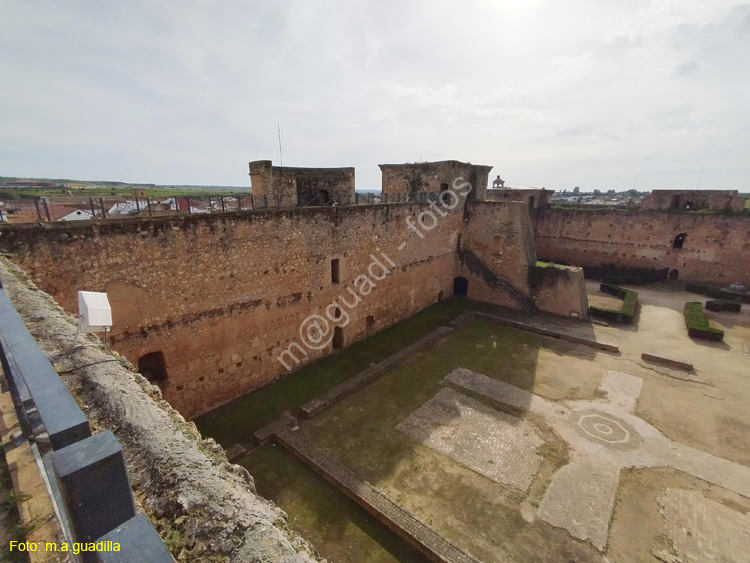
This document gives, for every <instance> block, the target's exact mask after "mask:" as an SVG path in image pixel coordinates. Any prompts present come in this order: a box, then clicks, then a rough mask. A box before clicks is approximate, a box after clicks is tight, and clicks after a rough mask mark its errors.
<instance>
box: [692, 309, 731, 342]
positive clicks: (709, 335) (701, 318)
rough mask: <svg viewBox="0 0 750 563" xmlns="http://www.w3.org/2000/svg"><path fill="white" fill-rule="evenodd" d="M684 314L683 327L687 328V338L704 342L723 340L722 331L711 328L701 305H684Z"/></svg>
mask: <svg viewBox="0 0 750 563" xmlns="http://www.w3.org/2000/svg"><path fill="white" fill-rule="evenodd" d="M684 312H685V326H687V329H688V335H689V336H692V337H693V338H704V339H706V340H716V341H721V340H724V331H723V330H718V329H716V328H711V325H710V324H709V322H708V316H707V315H706V313H704V312H703V305H701V303H700V302H699V301H691V302H689V303H685V311H684Z"/></svg>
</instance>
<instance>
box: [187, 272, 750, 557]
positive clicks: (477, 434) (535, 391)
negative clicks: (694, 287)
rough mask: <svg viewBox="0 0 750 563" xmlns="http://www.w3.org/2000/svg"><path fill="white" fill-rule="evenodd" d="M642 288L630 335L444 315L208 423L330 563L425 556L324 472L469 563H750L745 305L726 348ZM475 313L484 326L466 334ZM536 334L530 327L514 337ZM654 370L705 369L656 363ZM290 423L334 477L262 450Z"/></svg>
mask: <svg viewBox="0 0 750 563" xmlns="http://www.w3.org/2000/svg"><path fill="white" fill-rule="evenodd" d="M634 289H636V290H637V291H638V292H639V301H640V303H641V307H640V310H639V313H638V316H637V318H636V322H634V323H633V324H632V325H620V324H612V325H610V326H604V325H603V324H589V323H579V322H575V321H568V320H565V319H556V318H553V317H549V316H545V317H541V316H540V317H521V315H519V314H518V313H515V312H513V311H510V310H506V309H501V308H497V307H493V306H489V305H487V304H481V303H478V302H473V301H467V300H462V299H449V300H445V301H441V302H439V303H437V304H436V305H434V306H432V307H430V308H428V309H426V310H424V311H422V312H420V313H418V314H417V315H416V316H414V317H412V318H411V319H409V320H407V321H404V322H402V323H400V324H398V325H396V326H394V327H392V328H390V329H387V330H385V331H383V332H381V333H378V334H376V335H375V336H372V337H370V338H368V339H366V340H364V341H361V342H359V343H356V344H354V345H352V346H351V347H349V348H347V349H345V350H343V351H341V352H339V353H337V354H334V355H332V356H330V357H328V358H325V359H323V360H321V361H319V362H317V363H315V364H313V365H311V366H308V367H306V368H303V369H302V370H300V371H298V372H296V373H294V374H291V375H289V376H286V377H283V378H281V379H280V380H278V381H277V382H275V383H273V384H271V385H268V386H266V387H264V388H262V389H260V390H259V391H256V392H254V393H251V394H248V395H246V396H244V397H242V398H240V399H238V400H236V401H234V402H233V403H230V404H229V405H227V406H225V407H222V408H220V409H217V410H216V411H213V412H212V413H209V414H207V415H204V416H203V417H201V418H199V419H198V420H197V421H196V422H197V423H198V426H199V428H200V429H201V431H202V432H203V433H204V434H206V435H209V436H212V437H214V438H215V439H216V440H217V441H219V442H220V443H221V444H222V445H223V446H224V447H225V449H227V450H228V451H229V452H230V455H234V462H235V463H239V464H240V465H243V466H244V467H246V468H247V469H248V470H249V471H250V472H251V474H252V475H253V476H254V477H255V479H256V484H257V487H258V492H259V493H260V494H261V495H263V496H265V497H267V498H270V499H271V500H273V501H274V502H276V504H278V505H279V506H280V507H281V508H282V509H283V510H285V511H286V512H287V513H288V515H289V521H290V523H291V524H292V526H293V528H294V529H295V530H297V531H298V532H299V533H300V534H301V535H302V536H303V537H305V538H306V539H308V540H310V541H311V542H312V543H313V544H314V545H315V546H316V547H317V548H318V550H319V551H320V553H321V555H322V556H324V557H327V558H329V559H330V560H333V561H408V560H414V561H418V560H422V555H421V554H420V553H419V552H417V551H415V550H414V549H413V548H412V547H411V546H409V545H407V543H406V542H403V541H402V540H400V539H399V538H398V537H397V536H396V534H394V533H392V532H391V531H389V530H388V528H387V527H386V526H384V525H383V524H381V523H379V522H378V521H377V520H376V519H375V518H373V517H372V516H370V515H369V514H368V513H367V512H366V511H365V510H363V509H362V508H360V506H358V505H357V504H355V502H353V501H352V500H350V499H349V498H347V497H346V496H345V495H344V494H343V493H342V492H339V489H340V486H338V487H337V485H336V484H335V483H336V479H335V475H334V478H333V479H332V478H331V475H328V476H326V475H323V476H325V477H326V478H327V479H328V481H332V482H333V483H334V484H330V483H329V482H326V480H324V479H323V478H322V477H321V467H323V468H325V467H326V463H328V465H329V466H331V464H334V465H335V466H336V467H340V468H343V469H341V470H338V471H344V470H345V471H348V472H351V474H352V476H351V477H349V478H354V479H358V480H361V482H363V483H365V484H367V485H368V486H372V488H373V489H374V490H376V492H377V493H378V494H379V495H382V497H384V498H385V499H387V500H388V501H389V502H391V503H392V504H394V505H396V506H397V507H398V508H399V509H400V510H403V511H404V512H405V513H408V514H409V515H410V517H412V518H414V519H415V520H416V521H418V522H419V523H420V525H423V526H424V527H425V529H429V530H431V531H434V532H436V533H437V534H438V535H439V536H441V537H442V538H444V539H445V540H446V541H447V542H449V543H450V544H452V545H453V546H455V547H456V548H457V549H458V550H459V552H461V553H462V554H463V555H462V557H463V556H464V555H465V556H467V557H469V559H468V560H471V559H470V558H471V557H473V558H475V559H477V560H481V561H668V562H671V561H724V560H727V561H742V560H743V558H744V557H746V554H747V553H748V552H750V533H748V529H750V516H748V512H750V453H748V452H750V432H748V431H749V430H750V427H749V426H748V425H747V423H746V422H744V420H745V417H744V413H745V412H746V405H747V404H748V403H749V402H750V380H748V374H747V365H748V361H750V318H748V315H747V306H744V307H743V311H742V313H741V314H739V315H737V314H730V313H710V316H711V321H712V325H713V326H716V327H717V328H721V329H723V330H724V331H725V338H724V342H721V343H708V342H704V341H698V340H694V339H691V338H689V337H688V336H687V334H686V330H685V326H684V319H683V315H682V308H683V305H684V303H685V302H687V301H695V300H700V299H702V298H700V297H699V296H697V295H695V294H692V293H687V292H685V291H682V290H681V288H680V287H678V286H676V285H675V286H673V285H669V284H661V285H649V286H638V287H637V288H634ZM587 291H588V293H589V300H590V302H591V303H592V304H595V303H596V301H597V300H599V299H601V298H602V296H603V295H606V294H602V293H600V292H599V290H598V284H594V283H592V282H587ZM467 311H471V312H475V313H477V314H476V315H475V316H473V317H470V318H469V319H468V321H467V317H466V316H465V314H466V312H467ZM462 315H463V317H462ZM457 318H463V319H464V322H458V323H457V322H455V319H457ZM499 319H504V320H499ZM519 319H522V321H521V322H522V324H523V327H524V328H514V327H513V326H509V324H508V322H507V321H508V320H510V321H511V323H512V322H513V321H518V320H519ZM452 321H453V325H451V322H452ZM439 326H449V327H451V328H452V330H450V331H449V332H446V333H445V334H441V335H440V337H439V338H437V339H436V340H435V341H434V342H432V343H431V344H430V345H429V346H426V347H424V348H422V349H421V350H420V351H417V352H415V353H413V354H412V355H410V356H409V357H408V358H407V359H405V360H404V361H402V362H401V363H399V364H398V365H396V366H395V367H393V368H392V369H390V370H388V371H386V372H385V373H383V374H382V375H381V376H380V377H377V378H374V379H373V380H371V381H370V382H369V383H366V384H364V385H362V386H360V387H359V388H358V389H357V390H356V391H354V392H352V393H350V394H348V395H347V396H345V397H343V398H342V399H341V400H336V401H331V404H330V405H327V407H326V408H323V409H321V410H320V411H318V412H317V413H316V414H314V416H311V417H309V418H305V417H300V416H298V414H299V407H301V406H302V405H303V404H305V403H308V402H309V401H311V400H312V399H314V398H315V397H317V396H319V395H322V394H323V393H325V392H327V391H329V390H330V389H331V388H334V387H335V386H336V385H340V384H341V383H342V382H344V381H346V380H347V379H349V378H351V377H353V376H355V375H356V374H357V373H360V372H362V371H363V370H366V369H367V368H368V367H370V366H372V365H373V364H376V363H378V362H381V361H383V360H384V359H385V358H386V357H388V356H390V355H392V354H397V353H399V350H403V349H404V348H405V347H407V346H408V345H410V344H411V343H413V342H415V341H417V340H418V339H420V338H423V337H425V335H428V334H430V333H431V332H432V331H434V330H435V329H436V328H437V327H439ZM516 326H517V325H516ZM540 327H543V329H544V330H545V331H547V332H546V333H545V334H553V335H555V334H556V335H558V336H559V335H567V336H572V337H574V338H575V339H577V341H576V342H573V341H570V340H565V339H562V338H555V337H553V336H547V335H544V334H540V333H539V331H538V330H537V329H538V328H540ZM529 329H530V330H529ZM586 342H589V343H590V342H600V343H609V344H613V345H615V346H617V348H619V352H617V351H608V350H601V349H599V348H596V347H593V346H591V345H587V344H586ZM644 352H646V353H651V354H655V355H663V356H667V357H669V358H674V359H679V360H681V361H683V362H687V363H691V364H692V365H693V366H694V369H693V370H692V371H685V370H679V369H674V368H670V367H665V366H663V365H659V364H654V363H650V362H646V361H644V360H642V359H641V354H642V353H644ZM284 411H290V412H291V414H292V415H293V416H295V418H296V421H295V422H293V423H290V424H289V426H290V427H289V429H288V430H285V431H284V432H291V433H293V434H294V435H295V443H296V444H297V446H295V447H297V448H299V447H300V444H302V445H303V447H306V448H308V449H309V450H310V451H313V452H315V453H314V455H317V456H318V457H320V458H321V459H323V460H324V461H325V460H329V461H326V463H323V462H321V463H318V464H317V465H316V466H315V467H316V470H317V471H314V470H313V469H312V468H311V467H312V466H311V465H310V463H305V462H303V461H300V460H299V459H296V458H295V456H294V455H292V453H290V451H287V449H288V448H287V449H285V448H284V447H282V445H281V444H280V443H273V442H271V443H268V444H266V445H264V446H261V447H257V446H255V445H253V433H254V432H256V431H257V430H259V429H260V428H261V427H263V426H265V425H267V424H269V423H271V422H273V421H274V420H275V419H277V418H279V417H281V416H282V413H284ZM296 453H297V457H300V456H299V452H296ZM302 458H304V456H302ZM302 458H301V459H302ZM307 459H308V460H309V459H310V458H309V457H308V458H307ZM331 460H332V461H331ZM322 473H325V469H323V471H322ZM349 496H352V495H351V494H350V495H349ZM358 503H359V504H362V503H361V502H359V501H358ZM389 527H391V526H389Z"/></svg>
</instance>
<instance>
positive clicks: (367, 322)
mask: <svg viewBox="0 0 750 563" xmlns="http://www.w3.org/2000/svg"><path fill="white" fill-rule="evenodd" d="M374 326H375V317H373V316H372V315H368V316H367V318H366V319H365V327H367V328H368V329H370V328H373V327H374Z"/></svg>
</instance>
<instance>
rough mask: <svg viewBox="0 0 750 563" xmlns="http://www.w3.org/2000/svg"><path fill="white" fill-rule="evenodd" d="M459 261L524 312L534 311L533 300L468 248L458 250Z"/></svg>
mask: <svg viewBox="0 0 750 563" xmlns="http://www.w3.org/2000/svg"><path fill="white" fill-rule="evenodd" d="M458 256H459V259H460V260H461V263H462V264H463V265H464V266H466V267H467V268H468V269H469V270H470V271H471V272H472V273H473V274H475V275H477V276H479V277H480V278H482V279H483V280H484V282H485V283H486V284H487V285H489V286H490V287H492V288H494V289H499V290H501V291H504V292H505V293H506V294H507V295H509V296H510V297H511V298H512V299H513V300H514V301H515V302H516V303H518V304H519V305H520V307H521V309H523V310H524V311H525V312H527V313H535V312H536V311H537V308H536V304H535V303H534V300H533V299H531V297H529V296H528V295H524V294H523V293H522V292H521V291H519V290H518V288H516V287H515V286H514V285H513V284H512V283H511V282H510V281H509V280H508V279H507V278H505V277H503V276H501V275H499V274H497V273H495V272H494V271H493V270H492V269H491V268H490V267H489V266H487V265H486V264H485V263H484V262H483V261H482V259H481V258H480V257H479V256H477V255H476V253H474V252H473V251H472V250H469V249H468V248H462V249H460V250H459V251H458Z"/></svg>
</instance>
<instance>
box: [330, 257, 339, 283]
mask: <svg viewBox="0 0 750 563" xmlns="http://www.w3.org/2000/svg"><path fill="white" fill-rule="evenodd" d="M339 274H340V271H339V259H338V258H334V259H333V260H331V283H339Z"/></svg>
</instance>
